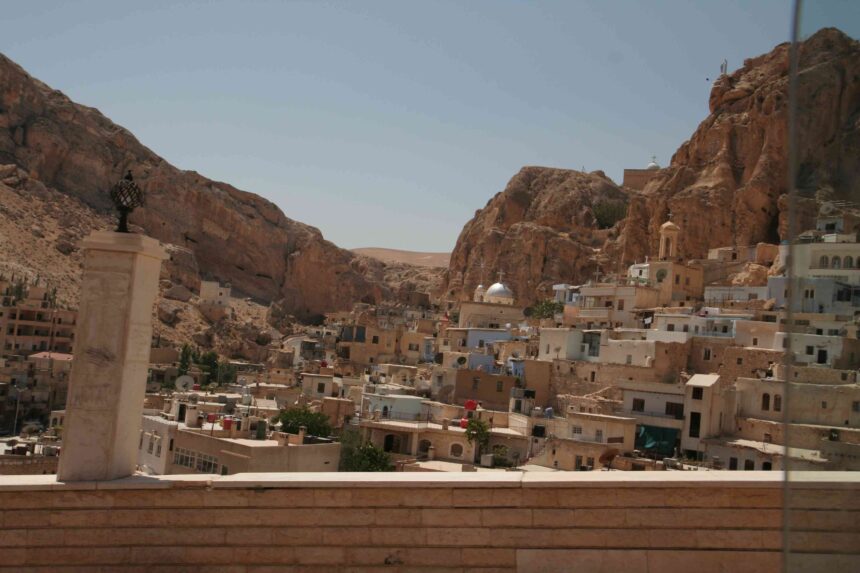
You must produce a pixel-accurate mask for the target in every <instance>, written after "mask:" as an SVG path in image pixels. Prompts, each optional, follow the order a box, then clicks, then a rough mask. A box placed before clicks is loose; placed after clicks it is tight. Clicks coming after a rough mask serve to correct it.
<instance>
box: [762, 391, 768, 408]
mask: <svg viewBox="0 0 860 573" xmlns="http://www.w3.org/2000/svg"><path fill="white" fill-rule="evenodd" d="M761 409H762V410H765V411H767V410H770V394H767V393H764V394H762V395H761Z"/></svg>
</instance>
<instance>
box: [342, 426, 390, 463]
mask: <svg viewBox="0 0 860 573" xmlns="http://www.w3.org/2000/svg"><path fill="white" fill-rule="evenodd" d="M393 469H394V466H393V465H392V463H391V456H389V455H388V453H387V452H385V451H383V450H382V449H381V448H378V447H376V446H374V445H373V444H371V443H370V442H365V443H363V442H362V441H361V437H360V436H359V435H358V433H357V432H354V431H346V432H344V433H343V435H342V436H341V445H340V471H344V472H390V471H392V470H393Z"/></svg>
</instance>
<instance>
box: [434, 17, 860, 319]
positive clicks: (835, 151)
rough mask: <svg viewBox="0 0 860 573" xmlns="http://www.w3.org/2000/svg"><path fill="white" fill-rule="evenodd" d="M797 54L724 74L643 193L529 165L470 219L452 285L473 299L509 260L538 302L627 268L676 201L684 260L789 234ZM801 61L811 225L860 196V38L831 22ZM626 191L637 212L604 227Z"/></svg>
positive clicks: (450, 291)
mask: <svg viewBox="0 0 860 573" xmlns="http://www.w3.org/2000/svg"><path fill="white" fill-rule="evenodd" d="M788 58H789V46H788V44H781V45H779V46H777V47H776V48H774V50H773V51H771V52H770V53H768V54H765V55H762V56H759V57H756V58H752V59H749V60H746V61H745V62H744V64H743V66H742V67H741V68H740V69H739V70H737V71H735V72H734V73H732V74H728V75H724V76H722V77H720V78H719V79H718V80H717V81H716V82H715V83H714V86H713V89H712V91H711V96H710V112H711V113H710V115H708V117H707V118H706V119H705V120H704V121H703V122H702V123H701V124H700V125H699V127H698V129H696V131H695V133H694V134H693V136H692V137H691V138H690V140H689V141H687V142H685V143H683V144H682V145H681V147H680V148H679V149H678V151H677V152H676V153H675V155H674V156H673V157H672V161H671V164H670V165H669V166H668V167H666V168H664V169H661V170H660V171H659V172H658V173H657V174H656V176H655V177H654V178H653V179H652V180H651V181H650V182H649V183H648V184H647V185H646V186H645V188H644V189H643V190H642V191H636V190H632V189H623V188H620V187H618V186H617V185H615V184H614V183H612V182H611V181H610V180H609V179H607V178H606V177H604V176H603V174H602V173H600V172H595V173H591V174H584V173H579V172H576V171H565V170H559V169H548V168H539V167H527V168H524V169H523V170H522V171H520V173H518V174H517V175H516V176H514V178H513V179H511V181H510V183H509V184H508V186H507V188H506V189H505V190H504V191H503V192H501V193H499V194H497V195H496V196H495V197H494V198H493V199H491V200H490V201H489V202H488V203H487V205H486V207H484V208H483V209H481V210H479V211H477V212H476V214H475V217H474V218H473V219H472V220H471V221H469V222H468V223H467V224H466V226H465V227H464V229H463V231H462V233H461V234H460V237H459V239H458V241H457V245H456V247H455V248H454V252H453V253H452V256H451V265H450V267H449V269H448V272H447V273H446V276H445V279H444V284H443V288H444V290H443V291H442V292H443V294H444V295H445V296H446V297H448V298H453V299H459V300H463V299H468V298H469V297H470V296H471V293H472V291H473V290H474V288H475V286H477V284H478V283H479V282H481V281H482V280H483V281H484V282H485V283H486V282H492V281H493V280H495V277H494V276H491V275H490V272H491V271H498V270H502V271H505V272H506V276H507V278H506V282H508V283H509V284H510V286H511V287H512V288H513V289H514V291H515V293H516V294H517V295H518V297H519V299H520V302H522V303H523V304H530V303H533V302H535V301H536V300H539V299H541V298H544V297H546V296H548V295H550V294H551V292H550V290H549V286H550V285H552V284H553V283H559V282H567V283H573V284H581V283H582V282H585V281H587V280H588V279H590V278H593V276H594V272H595V271H596V270H599V271H601V272H603V273H607V272H614V273H623V272H624V271H625V270H626V267H627V265H629V264H630V263H632V262H634V261H637V260H638V261H642V260H643V259H644V258H645V256H647V255H650V254H652V253H654V252H655V251H656V248H657V238H658V229H659V226H660V225H661V224H662V223H663V222H664V221H665V220H666V218H667V216H668V213H669V212H670V211H671V212H672V213H673V215H674V217H673V218H674V221H675V222H676V223H678V224H679V225H680V226H681V227H682V229H683V234H682V239H681V241H680V243H679V251H680V254H681V255H682V256H684V257H703V256H705V255H706V253H707V250H708V249H709V248H713V247H718V246H729V245H732V244H738V245H754V244H756V243H758V242H761V241H766V242H778V241H779V240H781V239H784V238H785V237H786V231H787V224H786V221H787V201H786V193H787V169H788V115H787V114H788V107H787V104H788V70H789V60H788ZM799 70H800V74H799V82H798V84H799V89H798V102H799V112H798V131H799V140H800V142H801V145H800V149H799V154H798V155H799V165H800V169H799V174H798V187H799V190H800V194H801V196H802V199H801V200H800V204H799V209H798V214H799V218H800V219H801V220H800V221H799V227H800V228H808V227H809V225H810V223H811V220H812V217H813V216H814V215H815V213H817V207H818V205H819V204H820V203H821V202H822V201H825V200H853V201H855V202H857V201H858V200H860V197H858V189H860V43H858V42H857V41H855V40H852V39H850V38H849V37H847V36H846V35H844V34H843V33H842V32H840V31H839V30H836V29H832V28H830V29H823V30H821V31H819V32H817V33H816V34H814V35H813V36H811V37H810V38H809V39H808V40H806V41H805V42H803V44H802V47H801V51H800V65H799ZM667 105H670V104H667ZM616 201H624V202H626V203H627V205H628V208H627V212H626V216H625V217H621V218H620V219H621V220H619V221H618V222H617V224H616V225H615V226H614V227H613V228H612V229H610V230H601V229H600V227H601V226H602V225H600V224H599V222H598V221H597V220H596V219H597V218H596V217H595V205H599V204H600V203H601V202H609V203H612V202H616ZM606 223H607V224H608V223H612V221H611V220H609V221H607V222H606ZM482 264H483V266H484V269H485V271H484V272H483V273H482V270H481V269H482ZM482 275H483V276H482Z"/></svg>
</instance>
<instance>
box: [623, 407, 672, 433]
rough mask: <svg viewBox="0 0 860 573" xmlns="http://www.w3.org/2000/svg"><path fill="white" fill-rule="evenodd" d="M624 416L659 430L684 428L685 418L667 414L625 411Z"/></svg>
mask: <svg viewBox="0 0 860 573" xmlns="http://www.w3.org/2000/svg"><path fill="white" fill-rule="evenodd" d="M623 415H624V416H627V417H630V418H636V421H637V422H639V423H641V424H644V425H646V426H657V427H658V428H675V429H678V430H680V429H682V428H683V427H684V417H683V416H681V417H678V416H675V415H673V414H666V413H665V412H651V411H636V410H624V411H623Z"/></svg>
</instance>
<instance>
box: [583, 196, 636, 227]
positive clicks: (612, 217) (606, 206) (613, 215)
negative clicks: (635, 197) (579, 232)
mask: <svg viewBox="0 0 860 573" xmlns="http://www.w3.org/2000/svg"><path fill="white" fill-rule="evenodd" d="M591 212H592V213H594V219H595V221H596V222H597V228H598V229H609V228H611V227H613V226H615V223H617V222H618V221H620V220H621V219H623V218H624V217H626V216H627V205H625V204H624V202H623V201H601V202H600V203H597V204H596V205H593V206H592V207H591Z"/></svg>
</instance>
